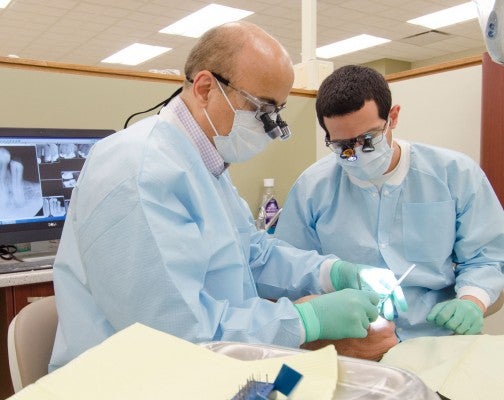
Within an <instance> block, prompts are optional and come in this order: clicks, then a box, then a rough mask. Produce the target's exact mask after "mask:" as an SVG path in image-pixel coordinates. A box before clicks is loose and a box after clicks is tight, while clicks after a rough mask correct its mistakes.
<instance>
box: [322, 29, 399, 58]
mask: <svg viewBox="0 0 504 400" xmlns="http://www.w3.org/2000/svg"><path fill="white" fill-rule="evenodd" d="M388 42H390V40H389V39H384V38H381V37H378V36H372V35H366V34H363V35H358V36H354V37H351V38H349V39H345V40H341V41H339V42H335V43H331V44H328V45H326V46H322V47H319V48H317V50H316V52H315V54H316V55H317V57H318V58H325V59H327V58H333V57H337V56H341V55H343V54H348V53H353V52H354V51H359V50H362V49H367V48H369V47H374V46H378V45H380V44H383V43H388Z"/></svg>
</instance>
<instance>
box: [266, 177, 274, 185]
mask: <svg viewBox="0 0 504 400" xmlns="http://www.w3.org/2000/svg"><path fill="white" fill-rule="evenodd" d="M273 186H275V179H273V178H266V179H264V187H273Z"/></svg>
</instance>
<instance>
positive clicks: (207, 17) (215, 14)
mask: <svg viewBox="0 0 504 400" xmlns="http://www.w3.org/2000/svg"><path fill="white" fill-rule="evenodd" d="M251 14H253V12H252V11H247V10H241V9H239V8H233V7H226V6H221V5H219V4H214V3H212V4H209V5H208V6H206V7H203V8H202V9H200V10H198V11H196V12H194V13H192V14H190V15H188V16H187V17H184V18H182V19H181V20H178V21H177V22H175V23H173V24H171V25H169V26H167V27H166V28H163V29H161V30H160V31H159V32H160V33H168V34H171V35H180V36H188V37H193V38H197V37H200V36H201V35H203V34H204V33H205V32H206V31H207V30H209V29H210V28H213V27H214V26H219V25H222V24H224V23H226V22H232V21H238V20H240V19H243V18H245V17H248V16H249V15H251Z"/></svg>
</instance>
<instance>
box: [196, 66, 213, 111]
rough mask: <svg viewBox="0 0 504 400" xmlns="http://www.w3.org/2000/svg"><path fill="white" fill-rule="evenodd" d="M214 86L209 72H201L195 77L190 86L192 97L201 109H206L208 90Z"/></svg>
mask: <svg viewBox="0 0 504 400" xmlns="http://www.w3.org/2000/svg"><path fill="white" fill-rule="evenodd" d="M214 84H215V83H214V77H213V76H212V73H211V72H210V71H206V70H203V71H200V72H198V73H197V74H196V75H195V77H194V79H193V84H192V95H193V96H194V98H195V99H196V101H197V103H198V104H199V105H201V107H202V108H205V107H206V105H207V103H208V97H209V95H210V89H212V88H213V85H214Z"/></svg>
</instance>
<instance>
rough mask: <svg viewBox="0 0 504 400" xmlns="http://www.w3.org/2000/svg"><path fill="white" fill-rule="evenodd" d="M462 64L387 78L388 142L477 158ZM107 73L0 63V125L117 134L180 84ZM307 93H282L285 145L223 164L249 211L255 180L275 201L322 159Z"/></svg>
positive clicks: (255, 198) (476, 76) (472, 79)
mask: <svg viewBox="0 0 504 400" xmlns="http://www.w3.org/2000/svg"><path fill="white" fill-rule="evenodd" d="M469 61H470V62H471V63H469V64H468V66H466V67H464V68H458V69H447V68H448V67H446V66H443V65H440V66H441V71H442V72H439V73H432V68H431V69H430V70H429V71H427V73H429V74H428V75H423V76H417V74H418V72H415V71H408V72H406V73H398V74H389V75H387V79H389V80H390V81H391V83H390V87H391V90H392V94H393V100H394V103H398V104H400V105H401V107H402V108H401V113H400V119H399V125H398V127H397V129H396V130H395V131H394V134H395V136H396V137H398V138H404V139H408V140H412V141H419V142H424V143H431V144H435V145H439V146H444V147H448V148H452V149H455V150H459V151H462V152H464V153H466V154H468V155H469V156H470V157H472V158H473V159H474V160H476V161H479V151H480V134H479V132H480V117H481V65H480V63H481V59H480V58H479V59H476V60H469ZM474 64H477V65H474ZM462 65H463V66H465V64H464V63H462ZM54 66H56V67H58V68H51V67H54ZM63 66H64V65H63ZM79 67H80V68H84V71H80V70H79ZM451 67H453V65H452V66H450V68H451ZM455 67H457V66H455ZM434 70H435V69H434ZM54 71H56V72H54ZM104 71H107V73H103V72H104ZM417 71H419V72H422V70H421V69H419V70H417ZM108 72H117V71H114V70H110V71H108V70H106V69H103V68H101V69H100V68H89V67H83V66H75V68H68V69H65V68H63V67H61V65H60V64H57V63H51V64H49V63H43V65H42V66H39V67H38V70H36V69H31V68H26V66H24V65H16V64H14V62H13V61H12V60H9V61H6V60H5V59H3V60H2V59H1V58H0V87H1V88H2V90H1V91H0V110H1V111H0V112H1V114H0V126H16V127H55V128H73V127H76V128H110V129H115V130H119V129H121V128H122V126H123V124H124V121H125V120H126V118H127V117H128V116H129V115H131V114H132V113H134V112H137V111H141V110H145V109H147V108H149V107H151V106H153V105H155V104H157V103H159V102H161V101H162V100H163V99H165V98H166V97H168V96H169V95H170V94H171V93H172V92H173V91H174V90H175V89H177V88H178V87H180V84H181V83H180V80H179V81H173V80H169V79H166V78H163V77H159V75H157V76H156V75H155V74H148V73H143V74H142V73H136V74H135V73H134V72H132V71H127V73H128V74H129V75H127V74H125V75H121V74H120V73H110V74H108ZM119 72H120V71H119ZM123 72H124V71H123ZM423 72H425V71H423ZM133 74H135V76H130V75H133ZM153 77H155V78H153ZM314 96H315V92H313V91H302V90H298V91H296V90H294V91H293V94H291V96H289V99H288V103H287V108H286V110H285V111H283V112H282V116H283V118H284V119H285V120H286V121H287V122H288V123H289V126H290V127H291V129H292V131H293V136H292V138H291V139H290V140H288V141H286V142H279V141H275V142H273V144H272V145H271V146H269V148H268V149H267V150H266V151H265V152H264V153H263V154H260V155H259V156H257V157H255V158H253V159H252V160H250V161H247V162H245V163H242V164H235V165H232V166H231V168H230V173H231V176H232V178H233V181H234V183H235V185H236V187H237V189H238V190H239V192H240V194H241V195H242V197H244V198H245V200H246V201H247V202H248V203H249V205H250V207H251V209H252V211H253V212H255V210H256V208H257V207H258V204H259V197H260V193H261V190H262V180H263V178H274V179H275V182H276V190H277V195H278V199H279V201H280V203H281V204H282V203H283V202H284V199H285V197H286V195H287V193H288V191H289V188H290V187H291V186H292V184H293V183H294V181H295V179H296V178H297V177H298V175H299V174H300V173H301V172H302V171H303V170H304V169H305V168H306V167H308V166H309V165H310V164H312V163H313V162H314V161H315V160H317V159H319V158H321V157H323V156H324V155H326V154H329V151H328V150H327V149H326V147H325V146H324V133H323V131H322V130H321V129H320V128H317V127H318V124H317V119H316V115H315V97H314ZM138 118H141V117H136V119H138ZM136 119H134V120H136Z"/></svg>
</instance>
